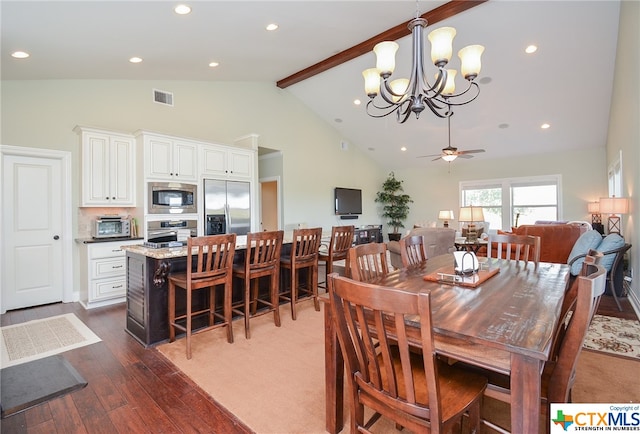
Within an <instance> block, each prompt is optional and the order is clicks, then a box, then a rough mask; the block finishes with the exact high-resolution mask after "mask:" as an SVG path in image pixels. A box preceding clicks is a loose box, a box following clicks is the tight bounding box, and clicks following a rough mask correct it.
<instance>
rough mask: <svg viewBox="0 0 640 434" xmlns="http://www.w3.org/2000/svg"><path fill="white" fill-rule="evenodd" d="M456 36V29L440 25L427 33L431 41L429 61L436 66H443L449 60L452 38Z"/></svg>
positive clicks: (451, 50)
mask: <svg viewBox="0 0 640 434" xmlns="http://www.w3.org/2000/svg"><path fill="white" fill-rule="evenodd" d="M455 36H456V29H454V28H453V27H440V28H439V29H435V30H434V31H432V32H431V33H429V36H428V38H429V41H430V42H431V61H433V64H434V65H436V66H437V67H443V66H444V65H446V64H447V63H448V62H449V60H451V54H452V52H453V38H454V37H455Z"/></svg>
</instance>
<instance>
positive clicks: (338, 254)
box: [318, 225, 355, 288]
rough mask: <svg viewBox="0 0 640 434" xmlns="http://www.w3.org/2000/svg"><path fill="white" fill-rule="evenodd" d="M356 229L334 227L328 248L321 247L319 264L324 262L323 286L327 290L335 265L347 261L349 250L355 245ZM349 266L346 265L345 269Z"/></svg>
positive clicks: (352, 227) (351, 227)
mask: <svg viewBox="0 0 640 434" xmlns="http://www.w3.org/2000/svg"><path fill="white" fill-rule="evenodd" d="M354 232H355V228H354V226H353V225H351V226H334V227H332V228H331V239H330V240H329V245H328V246H320V251H319V252H318V262H324V263H325V265H326V267H325V269H326V273H325V280H324V282H323V284H324V285H325V286H324V287H325V288H326V283H327V277H326V276H328V275H329V274H331V273H333V263H334V262H336V261H342V260H345V262H346V259H347V254H348V253H349V249H350V248H351V246H352V245H353V234H354ZM348 265H349V264H346V263H345V268H346V267H347V266H348Z"/></svg>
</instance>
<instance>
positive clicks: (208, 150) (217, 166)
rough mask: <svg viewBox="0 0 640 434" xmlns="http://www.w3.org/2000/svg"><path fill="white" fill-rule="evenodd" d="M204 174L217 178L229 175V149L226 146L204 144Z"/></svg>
mask: <svg viewBox="0 0 640 434" xmlns="http://www.w3.org/2000/svg"><path fill="white" fill-rule="evenodd" d="M201 149H202V156H201V158H202V174H203V175H204V176H212V177H216V178H225V177H226V176H227V151H226V150H225V149H224V148H218V147H214V146H203V147H202V148H201Z"/></svg>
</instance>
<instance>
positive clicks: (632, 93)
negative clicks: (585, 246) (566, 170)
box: [603, 1, 640, 312]
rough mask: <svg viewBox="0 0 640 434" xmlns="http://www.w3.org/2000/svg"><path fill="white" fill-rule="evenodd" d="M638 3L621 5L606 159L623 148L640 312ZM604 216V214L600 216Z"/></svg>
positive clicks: (626, 225) (627, 228)
mask: <svg viewBox="0 0 640 434" xmlns="http://www.w3.org/2000/svg"><path fill="white" fill-rule="evenodd" d="M639 22H640V2H637V1H623V2H622V3H621V6H620V29H619V34H618V52H617V56H616V65H615V79H614V81H613V83H614V85H613V97H612V101H611V114H610V119H609V135H608V138H607V162H608V165H609V164H611V163H612V162H613V161H615V160H616V159H617V158H618V155H619V153H620V151H622V170H623V174H622V175H623V185H622V188H623V195H624V196H626V197H628V198H629V199H630V204H629V214H627V215H625V216H623V217H622V221H623V227H622V234H623V235H624V237H625V239H626V240H627V242H629V243H631V244H632V245H633V246H632V247H631V250H630V254H629V258H630V266H631V267H632V268H633V273H634V275H633V276H634V277H633V281H632V293H631V297H630V300H631V302H632V303H633V304H634V307H635V310H636V312H640V275H639V274H638V273H640V214H639V211H640V175H639V173H640V108H639V104H640V85H638V77H640V27H639V26H638V23H639ZM604 217H606V216H603V218H604Z"/></svg>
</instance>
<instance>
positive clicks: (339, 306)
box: [329, 273, 487, 433]
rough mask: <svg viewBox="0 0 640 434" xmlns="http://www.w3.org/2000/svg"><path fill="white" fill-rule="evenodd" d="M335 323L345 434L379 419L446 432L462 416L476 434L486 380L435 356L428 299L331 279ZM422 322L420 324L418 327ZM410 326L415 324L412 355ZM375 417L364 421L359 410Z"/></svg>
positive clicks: (414, 428) (421, 294) (417, 429)
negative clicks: (344, 391)
mask: <svg viewBox="0 0 640 434" xmlns="http://www.w3.org/2000/svg"><path fill="white" fill-rule="evenodd" d="M329 298H330V309H331V314H332V320H333V322H334V326H335V329H336V334H337V337H338V341H339V343H340V348H341V349H342V354H343V356H344V360H345V364H346V369H347V381H348V382H349V387H348V389H349V390H350V394H349V401H350V402H349V411H350V415H351V420H350V424H351V426H350V432H351V433H358V432H369V431H368V430H369V429H370V428H371V426H372V425H373V424H374V423H375V422H376V421H377V420H378V419H379V418H380V416H381V415H382V416H384V417H386V418H389V419H390V420H392V421H394V422H395V423H396V425H397V426H400V427H404V428H408V429H409V430H411V431H412V432H432V433H440V432H444V429H451V427H452V426H454V425H455V424H457V423H459V422H460V420H461V418H462V416H463V415H465V414H467V415H468V416H469V418H470V420H469V423H470V426H471V427H472V428H475V431H474V432H480V402H481V399H482V396H483V392H484V390H485V387H486V385H487V379H486V377H483V376H481V375H477V374H475V373H471V372H468V371H465V370H463V369H458V368H457V367H456V366H449V365H448V364H447V363H445V362H442V361H440V360H439V359H438V358H437V357H436V352H435V347H434V340H433V332H432V321H431V302H430V294H429V292H419V293H415V292H409V291H405V290H401V289H394V288H386V287H383V286H378V285H374V284H369V283H366V282H357V281H355V280H352V279H349V278H346V277H340V276H338V274H337V273H333V274H331V275H330V276H329ZM416 317H419V320H416ZM407 321H413V322H415V321H418V323H419V336H417V337H412V339H415V340H418V339H419V341H420V343H421V348H422V351H414V349H413V348H412V345H411V343H410V341H411V339H410V338H409V336H408V335H407V329H408V328H409V327H408V326H407V325H406V322H407ZM365 406H366V407H368V408H370V409H371V410H373V412H374V414H373V416H372V417H371V418H369V419H368V420H366V421H365V418H364V407H365Z"/></svg>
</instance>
